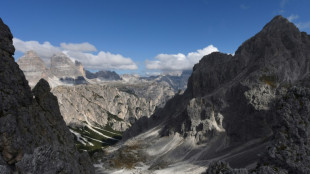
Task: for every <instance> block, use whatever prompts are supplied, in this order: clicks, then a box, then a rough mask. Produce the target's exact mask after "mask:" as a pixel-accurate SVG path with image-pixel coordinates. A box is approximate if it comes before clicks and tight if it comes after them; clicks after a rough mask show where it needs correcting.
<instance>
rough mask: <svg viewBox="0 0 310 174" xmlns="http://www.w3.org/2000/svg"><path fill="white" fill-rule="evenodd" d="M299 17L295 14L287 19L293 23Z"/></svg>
mask: <svg viewBox="0 0 310 174" xmlns="http://www.w3.org/2000/svg"><path fill="white" fill-rule="evenodd" d="M298 18H299V16H298V15H295V14H291V15H290V16H289V17H287V19H288V20H289V21H290V22H293V21H294V20H296V19H298Z"/></svg>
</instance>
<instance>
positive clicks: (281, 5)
mask: <svg viewBox="0 0 310 174" xmlns="http://www.w3.org/2000/svg"><path fill="white" fill-rule="evenodd" d="M288 1H289V0H281V1H280V8H281V9H283V8H284V7H285V6H286V5H287V3H288Z"/></svg>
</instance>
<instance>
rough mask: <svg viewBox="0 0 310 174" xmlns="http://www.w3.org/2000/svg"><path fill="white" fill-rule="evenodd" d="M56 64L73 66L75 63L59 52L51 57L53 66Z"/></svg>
mask: <svg viewBox="0 0 310 174" xmlns="http://www.w3.org/2000/svg"><path fill="white" fill-rule="evenodd" d="M55 63H67V64H72V63H73V62H72V61H71V59H70V58H69V57H68V56H67V55H65V54H64V53H62V52H58V53H55V54H54V55H53V56H52V57H51V66H52V64H55Z"/></svg>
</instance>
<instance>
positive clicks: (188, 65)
mask: <svg viewBox="0 0 310 174" xmlns="http://www.w3.org/2000/svg"><path fill="white" fill-rule="evenodd" d="M217 51H218V49H217V48H216V47H214V46H213V45H209V46H207V47H205V48H203V49H199V50H197V51H195V52H190V53H188V54H187V55H185V54H182V53H178V54H158V55H157V56H156V57H155V59H156V60H146V62H145V64H146V68H147V69H149V70H161V71H183V70H189V69H192V68H193V66H194V65H195V64H196V63H198V62H199V60H200V59H201V58H202V57H203V56H205V55H208V54H210V53H212V52H217Z"/></svg>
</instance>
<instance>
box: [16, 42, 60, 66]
mask: <svg viewBox="0 0 310 174" xmlns="http://www.w3.org/2000/svg"><path fill="white" fill-rule="evenodd" d="M13 44H14V47H15V49H16V51H19V52H22V53H25V52H27V51H29V50H34V51H36V52H37V54H38V55H39V56H40V57H41V58H42V59H43V60H44V61H45V62H49V58H50V57H51V56H52V55H53V54H55V53H57V52H60V51H61V49H60V48H59V47H55V46H53V45H52V44H51V43H49V42H44V43H43V44H41V43H39V42H38V41H22V40H20V39H18V38H13Z"/></svg>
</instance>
